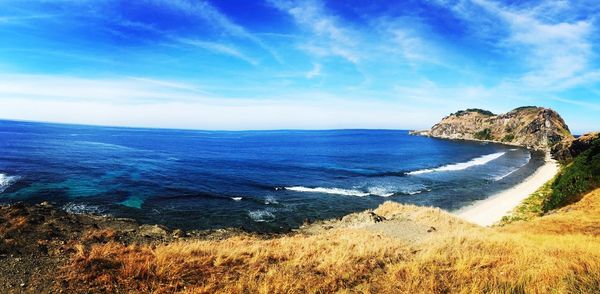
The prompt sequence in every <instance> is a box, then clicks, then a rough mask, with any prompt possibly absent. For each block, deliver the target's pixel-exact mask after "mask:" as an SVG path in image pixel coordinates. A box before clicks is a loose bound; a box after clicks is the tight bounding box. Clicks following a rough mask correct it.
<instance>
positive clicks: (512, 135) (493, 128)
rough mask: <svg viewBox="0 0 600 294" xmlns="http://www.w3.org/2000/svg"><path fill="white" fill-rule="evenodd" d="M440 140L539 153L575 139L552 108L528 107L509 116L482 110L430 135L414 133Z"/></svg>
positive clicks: (456, 117) (450, 120) (450, 119)
mask: <svg viewBox="0 0 600 294" xmlns="http://www.w3.org/2000/svg"><path fill="white" fill-rule="evenodd" d="M411 134H415V135H424V136H430V137H436V138H446V139H459V140H479V141H491V142H500V143H504V144H510V145H515V146H522V147H527V148H532V149H537V150H550V148H551V147H552V146H554V145H556V144H557V143H559V142H562V141H563V140H571V139H572V138H573V136H572V135H571V132H570V131H569V127H568V126H567V125H566V124H565V122H564V120H563V119H562V118H561V117H560V115H559V114H558V113H557V112H556V111H554V110H552V109H548V108H542V107H534V106H525V107H519V108H516V109H514V110H512V111H510V112H508V113H505V114H499V115H496V114H493V113H492V112H490V111H487V110H482V109H467V110H461V111H458V112H456V113H452V114H450V115H449V116H447V117H445V118H444V119H442V121H441V122H439V123H437V124H435V125H434V126H433V127H432V128H431V129H430V130H428V131H418V132H411Z"/></svg>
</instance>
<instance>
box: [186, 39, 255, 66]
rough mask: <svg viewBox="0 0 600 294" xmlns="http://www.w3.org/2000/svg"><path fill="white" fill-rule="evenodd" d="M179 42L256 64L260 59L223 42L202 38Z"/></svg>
mask: <svg viewBox="0 0 600 294" xmlns="http://www.w3.org/2000/svg"><path fill="white" fill-rule="evenodd" d="M179 42H181V43H183V44H188V45H192V46H195V47H199V48H203V49H206V50H209V51H212V52H215V53H219V54H224V55H228V56H231V57H235V58H237V59H240V60H243V61H245V62H247V63H249V64H251V65H254V66H256V65H258V61H256V60H254V59H252V58H250V57H248V56H246V55H245V54H243V53H241V52H240V51H239V50H237V49H236V48H234V47H231V46H227V45H224V44H221V43H216V42H206V41H200V40H190V39H179Z"/></svg>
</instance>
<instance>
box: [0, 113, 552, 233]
mask: <svg viewBox="0 0 600 294" xmlns="http://www.w3.org/2000/svg"><path fill="white" fill-rule="evenodd" d="M542 163H543V155H542V154H538V153H535V152H531V151H529V150H527V149H522V148H516V147H510V146H504V145H500V144H486V143H478V142H460V141H449V140H441V139H433V138H427V137H419V136H411V135H409V134H408V131H402V130H325V131H244V132H224V131H214V132H213V131H191V130H163V129H137V128H113V127H94V126H80V125H61V124H44V123H30V122H14V121H0V202H4V203H6V202H14V201H29V202H40V201H45V200H47V201H51V202H54V203H56V204H57V205H60V206H61V207H64V209H66V210H69V211H72V212H91V213H100V214H110V215H113V216H117V217H130V218H134V219H137V220H138V221H140V222H142V223H160V224H164V225H167V226H170V227H179V228H183V229H215V228H223V227H240V228H243V229H246V230H254V231H271V232H273V231H286V230H289V229H292V228H295V227H298V226H299V225H300V224H302V222H303V221H304V220H306V219H309V220H315V219H326V218H332V217H340V216H343V215H345V214H348V213H350V212H354V211H360V210H364V209H368V208H374V207H376V206H377V205H379V204H381V203H383V202H384V201H387V200H390V201H397V202H401V203H411V204H418V205H427V206H436V207H441V208H444V209H448V210H455V209H458V208H460V207H462V206H465V205H468V204H470V203H472V202H473V201H475V200H478V199H484V198H486V197H487V196H489V195H491V194H493V193H495V192H497V191H500V190H503V189H506V188H509V187H510V186H512V185H513V184H515V183H516V182H519V181H521V180H522V179H523V178H524V177H527V176H528V175H530V174H531V173H532V172H533V171H534V170H535V169H536V168H537V167H539V166H540V165H541V164H542Z"/></svg>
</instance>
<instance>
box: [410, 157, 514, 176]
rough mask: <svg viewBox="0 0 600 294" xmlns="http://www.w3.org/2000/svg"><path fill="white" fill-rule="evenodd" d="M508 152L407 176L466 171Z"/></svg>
mask: <svg viewBox="0 0 600 294" xmlns="http://www.w3.org/2000/svg"><path fill="white" fill-rule="evenodd" d="M505 153H506V152H497V153H492V154H488V155H483V156H480V157H476V158H473V159H471V160H469V161H467V162H460V163H454V164H448V165H444V166H440V167H436V168H428V169H421V170H416V171H412V172H409V173H407V175H420V174H427V173H433V172H446V171H457V170H464V169H467V168H470V167H474V166H478V165H484V164H486V163H488V162H490V161H492V160H495V159H498V158H499V157H501V156H502V155H504V154H505Z"/></svg>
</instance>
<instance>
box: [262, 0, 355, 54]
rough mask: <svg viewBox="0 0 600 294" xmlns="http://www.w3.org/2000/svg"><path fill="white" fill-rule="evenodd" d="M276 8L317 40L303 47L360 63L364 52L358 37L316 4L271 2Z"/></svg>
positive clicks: (312, 2) (306, 2) (308, 41)
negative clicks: (359, 45)
mask: <svg viewBox="0 0 600 294" xmlns="http://www.w3.org/2000/svg"><path fill="white" fill-rule="evenodd" d="M269 2H270V3H271V4H272V5H273V6H274V7H275V8H277V9H280V10H282V11H284V12H286V13H288V14H289V15H291V16H292V17H293V18H294V20H295V21H296V23H297V24H298V25H300V26H301V27H302V28H304V29H306V30H308V31H309V32H311V33H312V34H314V36H315V37H311V38H309V39H308V40H306V41H305V42H306V43H305V44H303V45H302V48H303V49H305V50H307V51H308V52H310V53H312V54H316V55H320V56H338V57H341V58H343V59H345V60H347V61H349V62H351V63H358V62H359V61H360V59H361V52H360V50H359V48H357V46H358V44H359V43H360V42H359V40H358V34H357V33H355V32H353V31H352V30H351V29H349V28H347V27H346V26H344V25H342V24H340V20H339V19H337V18H336V17H334V16H332V15H330V14H329V13H328V12H327V11H326V10H325V9H324V7H323V5H322V3H320V2H317V1H279V0H271V1H269Z"/></svg>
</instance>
